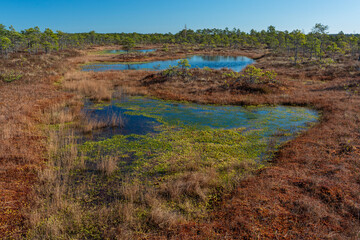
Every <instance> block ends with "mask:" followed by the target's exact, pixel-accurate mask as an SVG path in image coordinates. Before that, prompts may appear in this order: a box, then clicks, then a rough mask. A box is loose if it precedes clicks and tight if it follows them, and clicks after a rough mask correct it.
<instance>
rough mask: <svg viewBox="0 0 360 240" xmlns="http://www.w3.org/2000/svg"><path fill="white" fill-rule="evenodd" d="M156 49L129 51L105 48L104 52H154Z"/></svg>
mask: <svg viewBox="0 0 360 240" xmlns="http://www.w3.org/2000/svg"><path fill="white" fill-rule="evenodd" d="M155 51H156V49H133V50H130V51H126V50H105V51H104V52H105V53H112V54H117V53H119V54H121V53H128V52H130V53H132V52H135V53H149V52H155Z"/></svg>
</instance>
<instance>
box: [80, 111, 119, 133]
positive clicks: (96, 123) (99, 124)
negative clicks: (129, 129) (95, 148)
mask: <svg viewBox="0 0 360 240" xmlns="http://www.w3.org/2000/svg"><path fill="white" fill-rule="evenodd" d="M81 119H82V120H81V121H80V122H79V125H78V127H79V128H80V129H81V130H82V131H83V132H84V133H90V132H92V131H94V130H98V129H102V128H106V127H123V126H124V124H125V122H124V119H123V117H122V116H121V115H119V114H116V113H109V114H107V116H106V117H104V118H94V117H92V116H90V115H88V114H83V115H82V117H81Z"/></svg>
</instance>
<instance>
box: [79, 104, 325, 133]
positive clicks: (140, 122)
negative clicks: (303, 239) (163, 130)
mask: <svg viewBox="0 0 360 240" xmlns="http://www.w3.org/2000/svg"><path fill="white" fill-rule="evenodd" d="M85 111H86V112H88V113H90V116H91V117H93V118H105V117H106V116H107V115H109V114H113V113H116V114H119V115H121V116H122V117H123V118H124V119H125V126H124V127H123V128H108V129H105V130H102V131H99V132H98V133H96V132H95V133H94V134H93V137H94V138H95V139H97V138H108V137H111V136H113V135H119V134H122V135H128V134H139V135H142V134H147V133H152V132H156V127H157V126H159V125H161V124H164V123H166V124H169V125H174V126H190V127H194V128H195V129H206V128H222V129H232V128H245V129H247V130H258V131H260V132H261V133H260V135H262V136H264V137H269V136H271V135H274V134H278V133H279V132H282V133H284V132H285V133H289V134H290V135H292V134H294V133H296V132H298V131H300V130H302V129H303V128H305V127H306V126H307V125H308V124H310V123H312V122H316V121H317V118H318V114H317V112H316V111H314V110H311V109H307V108H303V107H285V106H275V107H271V106H260V107H241V106H219V105H200V104H193V103H181V102H174V101H163V100H158V99H151V98H145V97H129V98H127V99H126V100H123V101H121V102H117V101H113V102H112V103H111V104H110V105H108V106H101V107H100V108H94V106H91V105H88V104H87V105H86V109H85Z"/></svg>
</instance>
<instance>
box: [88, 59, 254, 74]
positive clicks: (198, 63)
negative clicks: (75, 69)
mask: <svg viewBox="0 0 360 240" xmlns="http://www.w3.org/2000/svg"><path fill="white" fill-rule="evenodd" d="M187 59H188V60H189V64H190V65H191V68H204V67H209V68H213V69H221V68H229V69H232V70H234V71H241V70H242V69H244V68H245V67H246V66H247V65H249V64H251V63H253V62H254V60H252V59H250V58H247V57H231V56H191V57H188V58H187ZM179 60H180V59H176V60H166V61H155V62H147V63H134V64H121V63H117V64H101V63H96V64H91V65H86V66H83V68H82V70H83V71H95V72H102V71H108V70H139V69H152V70H164V69H167V68H168V67H169V66H170V65H171V66H176V65H177V64H178V61H179Z"/></svg>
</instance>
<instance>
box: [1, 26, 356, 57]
mask: <svg viewBox="0 0 360 240" xmlns="http://www.w3.org/2000/svg"><path fill="white" fill-rule="evenodd" d="M111 44H115V45H124V46H126V47H127V48H131V47H133V46H135V44H183V45H190V44H197V45H200V46H202V47H204V48H215V47H231V48H268V49H271V50H273V51H274V52H279V53H287V54H291V55H292V56H293V60H294V61H295V63H296V62H297V59H298V58H299V56H300V55H301V56H303V57H304V56H307V57H309V59H312V58H315V57H316V58H320V59H321V58H322V57H324V56H325V55H326V56H328V57H334V56H336V55H338V54H351V56H353V57H356V56H357V54H359V53H360V36H359V35H355V34H352V35H349V34H344V33H343V32H340V33H338V34H328V26H326V25H323V24H316V25H315V26H314V27H313V29H312V31H311V32H309V33H307V34H305V33H304V32H302V31H300V30H294V31H291V32H289V31H279V30H276V29H275V27H274V26H269V27H268V28H267V30H262V31H256V30H251V31H250V32H249V33H247V32H244V31H241V30H240V29H236V28H234V29H232V30H229V29H228V28H225V29H216V28H214V29H200V30H196V31H194V30H191V29H184V30H182V31H180V32H178V33H176V34H172V33H165V34H159V33H152V34H140V33H107V34H104V33H96V32H95V31H91V32H87V33H65V32H62V31H55V32H54V31H53V30H51V29H49V28H46V29H45V30H44V31H41V30H40V28H39V27H34V28H29V29H25V30H22V31H16V30H15V29H14V28H13V27H12V26H10V27H8V28H6V27H5V26H4V25H2V24H0V54H1V55H7V54H8V53H12V52H19V51H27V52H29V53H38V52H45V53H49V52H52V51H58V50H62V49H68V48H84V47H87V46H91V45H111Z"/></svg>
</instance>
